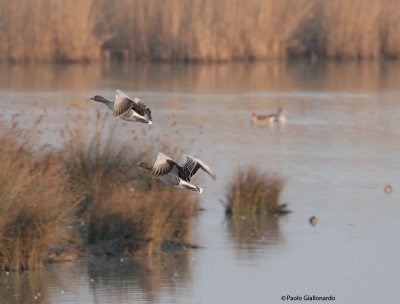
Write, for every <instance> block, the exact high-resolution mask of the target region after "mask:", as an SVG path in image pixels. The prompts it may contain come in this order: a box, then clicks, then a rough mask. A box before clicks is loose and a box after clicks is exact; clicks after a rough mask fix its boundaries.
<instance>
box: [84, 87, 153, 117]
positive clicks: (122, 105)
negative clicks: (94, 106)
mask: <svg viewBox="0 0 400 304" xmlns="http://www.w3.org/2000/svg"><path fill="white" fill-rule="evenodd" d="M90 100H93V101H97V102H101V103H103V104H105V105H106V106H107V108H109V109H110V110H111V111H113V115H114V117H117V118H121V119H123V120H126V121H132V122H141V123H146V124H149V125H151V124H152V123H153V122H152V120H151V110H150V108H149V107H148V106H147V105H146V104H145V103H144V102H142V101H141V100H140V99H139V98H137V97H135V98H133V99H132V98H130V97H129V96H128V95H126V94H125V93H124V92H122V91H121V90H116V91H115V98H114V101H110V100H107V99H106V98H104V97H103V96H100V95H96V96H94V97H92V98H90Z"/></svg>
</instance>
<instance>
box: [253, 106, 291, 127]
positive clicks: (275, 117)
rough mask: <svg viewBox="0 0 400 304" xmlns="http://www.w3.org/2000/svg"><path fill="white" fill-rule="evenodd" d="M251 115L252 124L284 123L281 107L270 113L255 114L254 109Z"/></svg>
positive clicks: (284, 118)
mask: <svg viewBox="0 0 400 304" xmlns="http://www.w3.org/2000/svg"><path fill="white" fill-rule="evenodd" d="M251 115H252V116H251V122H252V123H253V124H273V123H279V124H284V123H285V122H286V117H285V115H283V110H282V108H279V109H278V112H276V113H272V114H257V113H256V111H253V112H252V113H251Z"/></svg>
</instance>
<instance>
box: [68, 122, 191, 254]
mask: <svg viewBox="0 0 400 304" xmlns="http://www.w3.org/2000/svg"><path fill="white" fill-rule="evenodd" d="M103 118H104V117H101V116H100V115H98V117H97V120H95V122H94V125H95V126H94V129H91V127H90V126H88V125H87V124H80V125H78V127H77V128H75V129H73V128H70V129H69V131H67V132H66V133H65V134H64V136H65V142H66V144H65V147H64V149H63V150H64V152H65V153H66V158H65V162H64V168H65V171H66V173H67V174H68V177H69V181H70V184H71V189H72V191H73V193H74V194H75V195H77V196H79V197H81V198H82V200H81V203H80V204H79V206H78V208H77V216H78V218H79V219H80V221H81V222H82V223H84V226H83V227H81V231H82V236H83V238H84V239H85V241H86V243H87V244H88V245H89V246H90V247H91V249H92V250H93V251H94V252H95V253H108V254H115V255H120V254H127V255H131V254H138V253H146V254H150V253H156V252H159V251H160V250H161V246H162V245H163V244H164V243H165V242H172V243H176V244H187V243H190V230H191V220H192V217H193V216H194V214H195V212H196V210H197V198H196V196H194V195H192V193H186V192H181V191H177V190H176V189H170V188H166V186H165V185H161V184H160V183H159V182H158V181H156V180H155V179H154V178H152V177H151V175H149V174H148V172H147V171H145V170H142V169H141V168H139V167H138V166H136V163H137V162H138V161H139V160H142V159H143V158H144V157H145V155H151V156H152V157H155V156H156V154H155V153H154V152H153V148H152V147H149V146H147V145H146V144H145V143H144V141H145V140H146V139H145V138H141V137H140V136H137V135H135V136H131V135H130V134H129V133H127V134H124V135H123V136H122V137H121V138H118V136H117V134H116V127H117V124H111V125H109V124H108V121H109V120H108V119H103ZM133 138H135V140H133ZM141 142H142V144H141V145H138V143H141ZM155 142H156V145H157V141H155ZM134 144H136V145H137V146H142V148H140V147H134V146H133V145H134ZM159 145H160V146H163V147H164V149H167V147H165V145H163V143H159ZM167 150H168V149H167ZM170 150H174V149H173V148H170Z"/></svg>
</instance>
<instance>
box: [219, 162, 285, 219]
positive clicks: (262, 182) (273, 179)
mask: <svg viewBox="0 0 400 304" xmlns="http://www.w3.org/2000/svg"><path fill="white" fill-rule="evenodd" d="M284 186H285V181H284V179H283V178H282V177H280V176H278V175H276V174H267V173H264V172H262V171H260V170H259V169H256V168H255V167H253V166H251V167H248V168H247V169H238V170H237V171H236V173H235V175H234V178H233V181H232V182H231V184H230V185H229V189H228V194H227V196H226V203H225V213H226V214H227V215H239V216H246V215H257V214H258V215H268V214H269V215H283V214H287V213H288V212H289V211H288V210H287V208H286V204H281V202H280V196H281V192H282V190H283V188H284Z"/></svg>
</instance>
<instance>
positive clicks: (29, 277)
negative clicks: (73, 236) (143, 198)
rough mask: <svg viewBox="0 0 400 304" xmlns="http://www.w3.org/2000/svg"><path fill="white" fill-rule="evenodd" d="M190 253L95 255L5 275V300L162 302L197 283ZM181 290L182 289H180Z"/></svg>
mask: <svg viewBox="0 0 400 304" xmlns="http://www.w3.org/2000/svg"><path fill="white" fill-rule="evenodd" d="M190 262H191V253H190V251H180V252H168V253H163V254H160V255H158V256H151V257H137V258H124V259H121V258H106V257H104V258H101V257H98V258H93V259H84V260H80V261H78V262H74V263H63V264H53V265H49V266H48V267H47V268H46V269H44V270H43V271H36V272H35V271H32V272H23V273H14V272H12V273H9V274H6V273H3V274H2V278H1V280H0V303H2V304H3V303H4V304H5V303H7V304H20V303H60V302H62V303H65V302H72V303H136V302H137V301H144V302H146V303H148V302H151V303H157V302H159V301H160V297H161V295H162V297H163V300H165V299H170V300H171V301H173V299H174V297H176V296H177V295H180V296H181V295H182V290H185V289H189V288H190V286H191V269H190ZM177 289H179V292H177V291H176V290H177Z"/></svg>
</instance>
